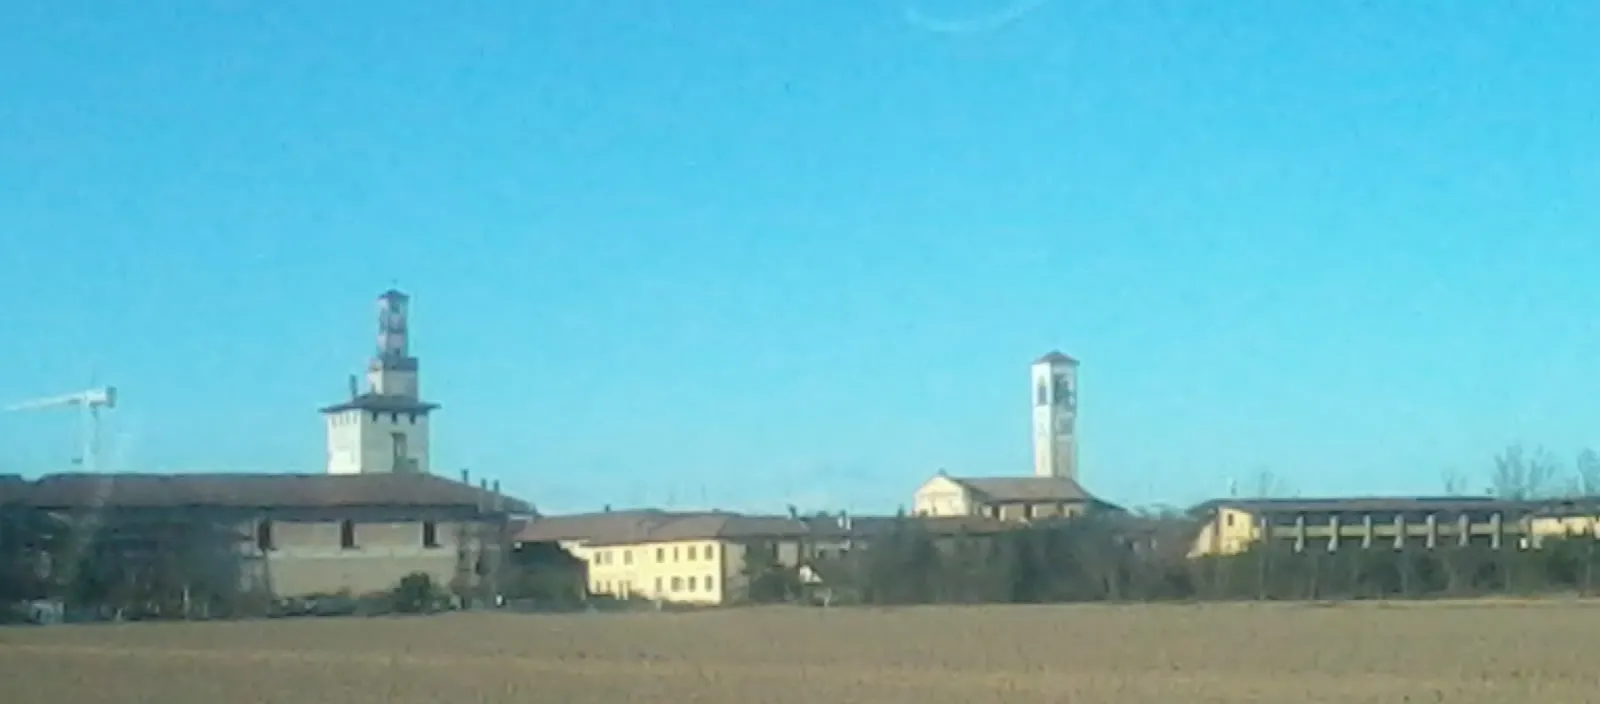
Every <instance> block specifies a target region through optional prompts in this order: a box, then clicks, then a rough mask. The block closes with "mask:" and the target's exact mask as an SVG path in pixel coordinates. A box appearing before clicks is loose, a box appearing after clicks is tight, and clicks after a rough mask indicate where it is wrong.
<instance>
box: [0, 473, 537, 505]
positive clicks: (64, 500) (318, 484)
mask: <svg viewBox="0 0 1600 704" xmlns="http://www.w3.org/2000/svg"><path fill="white" fill-rule="evenodd" d="M495 499H496V495H495V494H494V493H493V492H489V491H485V490H484V489H482V488H479V487H474V486H472V485H471V484H463V483H461V482H457V481H454V480H451V479H446V478H444V477H438V476H434V475H431V474H352V475H334V474H81V473H80V474H53V475H48V476H45V477H41V478H40V479H39V480H37V481H35V482H32V483H30V484H29V486H28V489H27V490H26V492H24V496H23V501H24V502H25V503H27V504H29V505H32V506H35V507H39V508H47V509H73V508H101V507H118V508H179V507H185V506H208V507H226V508H261V509H272V508H343V507H355V506H399V507H441V508H442V507H465V506H474V507H477V506H482V507H484V508H485V509H486V510H492V507H493V506H494V505H495V503H494V502H495ZM499 500H500V502H501V503H500V506H501V509H502V510H504V511H506V512H510V513H523V512H527V511H529V510H531V508H530V507H529V506H528V505H527V504H526V503H524V502H522V501H518V500H516V499H512V498H509V497H503V496H502V497H499Z"/></svg>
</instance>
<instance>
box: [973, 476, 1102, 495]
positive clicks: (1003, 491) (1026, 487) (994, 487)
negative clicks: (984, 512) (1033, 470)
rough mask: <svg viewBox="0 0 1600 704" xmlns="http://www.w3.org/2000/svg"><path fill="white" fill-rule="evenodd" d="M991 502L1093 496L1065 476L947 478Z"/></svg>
mask: <svg viewBox="0 0 1600 704" xmlns="http://www.w3.org/2000/svg"><path fill="white" fill-rule="evenodd" d="M948 478H949V479H950V481H953V482H956V483H957V484H960V485H962V486H964V487H967V488H968V489H970V490H972V491H973V492H976V493H979V494H982V495H984V496H985V497H987V498H989V499H992V500H994V501H1091V500H1093V498H1094V497H1092V496H1090V495H1089V492H1087V491H1084V489H1083V486H1082V485H1080V484H1078V482H1076V481H1074V480H1072V479H1068V478H1066V477H948Z"/></svg>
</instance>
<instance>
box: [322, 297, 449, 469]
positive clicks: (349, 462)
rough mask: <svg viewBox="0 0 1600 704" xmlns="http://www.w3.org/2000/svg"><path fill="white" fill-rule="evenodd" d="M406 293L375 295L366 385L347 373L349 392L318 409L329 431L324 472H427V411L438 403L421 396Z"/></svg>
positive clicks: (434, 407) (428, 412) (408, 301)
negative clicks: (374, 340) (373, 345)
mask: <svg viewBox="0 0 1600 704" xmlns="http://www.w3.org/2000/svg"><path fill="white" fill-rule="evenodd" d="M410 303H411V299H410V297H408V296H406V295H405V294H403V293H401V292H399V291H393V290H391V291H387V292H385V293H384V294H383V295H381V296H379V297H378V347H377V351H376V353H375V354H374V355H373V357H372V361H371V362H369V363H368V364H367V390H366V391H365V392H362V391H361V390H360V389H358V388H357V387H356V380H355V377H354V376H352V377H350V397H349V398H348V399H346V400H345V401H342V402H340V403H336V404H333V405H331V406H327V407H325V408H323V409H322V415H323V419H324V421H325V423H326V425H327V431H328V473H329V474H370V473H383V472H410V473H421V474H426V473H427V472H428V471H429V467H428V415H429V414H430V413H432V412H433V410H434V409H436V408H438V407H439V406H438V404H433V403H427V402H425V401H423V400H422V398H421V391H420V386H419V385H418V380H417V369H418V364H417V358H416V357H413V356H411V350H410V342H409V336H408V329H407V318H408V317H409V315H410Z"/></svg>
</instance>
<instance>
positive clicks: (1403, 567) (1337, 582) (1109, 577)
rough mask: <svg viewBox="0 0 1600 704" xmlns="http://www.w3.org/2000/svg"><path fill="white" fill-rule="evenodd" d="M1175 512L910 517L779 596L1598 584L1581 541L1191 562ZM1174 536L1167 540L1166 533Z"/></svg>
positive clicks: (1008, 597) (1339, 592)
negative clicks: (1035, 521) (941, 521)
mask: <svg viewBox="0 0 1600 704" xmlns="http://www.w3.org/2000/svg"><path fill="white" fill-rule="evenodd" d="M1190 530H1192V525H1189V524H1188V522H1186V521H1184V520H1182V519H1173V518H1163V519H1154V520H1151V519H1141V518H1136V519H1133V520H1128V519H1127V518H1124V517H1114V516H1108V517H1098V518H1079V519H1072V520H1067V521H1062V522H1059V523H1054V524H1046V525H1030V526H1023V527H1018V528H1017V529H1015V530H1010V531H1006V532H1002V533H998V534H991V535H974V536H965V537H963V536H955V537H950V536H936V535H932V534H929V533H928V532H927V531H925V530H924V529H923V528H921V527H920V526H919V525H917V523H916V522H915V521H913V520H906V521H904V522H903V523H902V524H900V525H898V526H896V527H894V528H892V529H891V530H889V531H888V532H887V533H886V534H885V535H883V536H881V537H880V538H879V539H878V540H876V541H874V542H873V543H872V544H871V545H870V546H869V547H867V548H865V549H864V550H862V551H861V552H859V553H857V554H853V555H846V556H840V557H834V558H830V559H824V560H818V561H816V562H815V563H814V564H815V566H816V568H817V571H818V572H819V573H821V574H822V575H823V576H824V579H823V580H822V581H821V582H820V583H819V584H817V585H814V586H812V585H806V584H804V583H803V580H801V579H800V578H799V576H796V577H795V579H794V580H793V584H794V586H793V588H792V589H789V590H784V591H782V592H780V593H778V594H777V596H778V598H780V599H787V598H800V599H806V600H810V601H813V602H825V603H831V604H847V603H860V604H880V605H891V604H970V603H1053V602H1129V601H1194V600H1344V599H1420V598H1439V597H1470V596H1485V595H1532V594H1540V593H1552V592H1564V593H1582V594H1593V593H1595V591H1596V589H1597V588H1600V583H1597V582H1600V553H1597V550H1596V541H1595V540H1593V539H1592V538H1590V537H1588V536H1583V537H1571V538H1556V539H1549V540H1546V541H1545V542H1544V543H1543V544H1542V545H1541V547H1540V548H1539V549H1526V550H1525V549H1518V548H1517V547H1516V546H1514V545H1511V544H1510V541H1508V544H1507V546H1506V547H1504V548H1502V549H1491V548H1489V547H1487V546H1479V545H1469V546H1457V545H1450V546H1439V547H1435V548H1432V549H1427V548H1424V547H1422V546H1421V545H1416V546H1410V547H1405V548H1402V549H1398V550H1396V549H1390V548H1375V549H1352V548H1345V549H1342V550H1339V551H1328V550H1325V549H1319V550H1303V551H1295V550H1293V549H1292V547H1291V546H1290V545H1289V544H1288V542H1287V541H1276V542H1275V543H1259V544H1257V545H1255V546H1253V547H1252V548H1251V549H1249V550H1246V551H1244V552H1241V553H1238V554H1233V555H1219V556H1204V557H1189V556H1188V555H1187V554H1185V553H1186V549H1187V547H1188V545H1187V543H1186V542H1185V541H1183V540H1182V539H1181V536H1183V535H1185V534H1186V533H1187V532H1189V531H1190ZM1163 535H1164V536H1166V537H1167V538H1171V539H1175V542H1174V543H1169V544H1163V543H1162V542H1160V541H1161V539H1162V538H1161V537H1160V536H1163Z"/></svg>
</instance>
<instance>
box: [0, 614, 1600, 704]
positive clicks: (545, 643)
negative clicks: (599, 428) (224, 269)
mask: <svg viewBox="0 0 1600 704" xmlns="http://www.w3.org/2000/svg"><path fill="white" fill-rule="evenodd" d="M1597 638H1600V605H1596V604H1587V603H1578V602H1567V603H1555V604H1551V603H1534V604H1508V603H1499V604H1492V603H1481V602H1479V603H1455V604H1431V605H1396V606H1381V605H1372V604H1367V605H1345V606H1337V607H1318V606H1311V605H1299V606H1293V605H1269V606H1252V605H1207V606H1115V607H1112V606H1105V607H1102V606H1057V607H1020V606H1019V607H970V608H916V609H900V610H874V611H868V610H859V611H858V610H833V611H822V610H811V609H768V610H731V611H718V612H708V613H699V614H665V613H653V614H611V615H599V614H593V615H572V616H532V615H492V614H459V615H451V616H443V617H434V618H415V619H398V618H397V619H373V620H359V619H326V620H303V621H275V622H256V623H207V624H129V625H98V626H60V627H53V628H21V629H7V630H0V682H3V683H4V685H3V692H4V693H3V695H0V700H4V701H5V702H7V704H62V703H63V702H73V703H74V704H99V703H107V702H116V703H117V704H123V703H127V702H151V703H152V704H191V703H192V704H214V703H215V702H226V703H227V704H255V703H257V702H275V703H281V704H315V703H319V702H328V703H329V704H376V703H377V702H385V703H393V704H424V703H428V704H432V703H434V702H450V703H457V702H571V703H574V704H587V703H600V702H605V703H607V704H611V703H614V702H631V701H639V702H655V703H674V704H676V703H680V702H681V703H688V702H708V703H714V704H723V703H726V704H758V703H760V702H819V703H825V704H842V703H844V702H886V703H891V704H894V703H899V702H906V703H908V704H909V703H910V702H960V703H962V704H967V703H970V702H1035V701H1037V702H1060V701H1073V702H1137V703H1145V702H1149V703H1152V704H1153V703H1155V702H1161V703H1163V704H1165V703H1168V702H1185V703H1188V702H1286V703H1287V702H1292V703H1299V702H1386V703H1388V702H1405V701H1412V702H1434V701H1444V702H1485V703H1487V702H1494V703H1495V704H1505V703H1506V702H1528V701H1538V702H1540V704H1559V703H1561V702H1588V701H1595V700H1596V699H1597V698H1600V664H1596V661H1595V659H1594V656H1593V653H1594V652H1595V646H1596V642H1597ZM1536 698H1537V699H1536Z"/></svg>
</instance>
